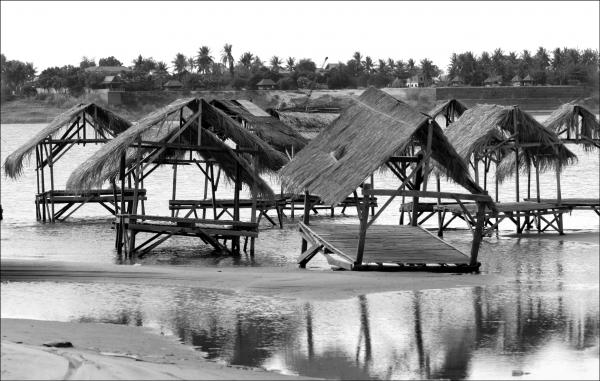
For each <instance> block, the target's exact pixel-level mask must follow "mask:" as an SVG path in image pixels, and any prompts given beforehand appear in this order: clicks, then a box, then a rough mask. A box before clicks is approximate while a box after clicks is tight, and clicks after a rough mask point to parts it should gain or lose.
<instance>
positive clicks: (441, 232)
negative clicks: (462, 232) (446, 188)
mask: <svg viewBox="0 0 600 381" xmlns="http://www.w3.org/2000/svg"><path fill="white" fill-rule="evenodd" d="M435 185H436V187H435V188H436V190H437V191H438V192H441V191H442V184H441V182H440V175H439V174H436V175H435ZM437 205H438V211H437V218H438V237H443V236H444V222H443V221H442V210H441V205H442V199H441V198H439V197H438V198H437Z"/></svg>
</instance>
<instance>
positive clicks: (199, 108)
mask: <svg viewBox="0 0 600 381" xmlns="http://www.w3.org/2000/svg"><path fill="white" fill-rule="evenodd" d="M182 110H183V109H182ZM198 111H200V112H199V113H198V146H201V145H202V100H200V101H199V102H198Z"/></svg>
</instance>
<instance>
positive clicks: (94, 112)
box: [4, 103, 131, 178]
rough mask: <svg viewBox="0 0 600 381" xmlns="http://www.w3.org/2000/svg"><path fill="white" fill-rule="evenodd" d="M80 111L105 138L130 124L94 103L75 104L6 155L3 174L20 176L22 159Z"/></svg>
mask: <svg viewBox="0 0 600 381" xmlns="http://www.w3.org/2000/svg"><path fill="white" fill-rule="evenodd" d="M81 113H85V114H87V115H86V119H87V120H89V121H92V122H93V123H94V124H95V125H96V127H97V128H98V130H99V131H100V132H101V133H102V134H104V135H105V136H106V137H107V138H111V137H114V136H117V135H119V134H120V133H122V132H123V131H125V130H126V129H127V128H129V126H131V123H130V122H129V121H127V120H125V119H123V118H121V117H120V116H118V115H117V114H115V113H113V112H111V111H108V110H107V109H104V108H102V107H100V106H98V105H96V104H94V103H80V104H77V105H75V106H73V107H71V108H70V109H68V110H67V111H65V112H63V113H62V114H60V115H58V116H57V117H56V118H54V119H53V120H52V121H51V122H50V124H48V125H47V126H46V127H45V128H43V129H42V130H41V131H40V132H38V133H37V134H35V135H34V136H33V137H32V138H31V139H29V140H27V141H26V142H25V143H24V144H23V145H22V146H21V147H19V148H18V149H17V150H16V151H15V152H13V153H11V154H10V155H8V157H7V158H6V160H5V161H4V173H5V175H7V176H9V177H12V178H16V177H18V176H20V175H21V173H22V172H23V162H24V160H25V159H26V158H29V157H30V156H31V154H32V152H33V151H34V150H35V147H36V146H37V145H38V144H40V143H41V142H42V141H43V140H44V139H46V138H55V137H56V136H57V135H60V134H61V133H62V130H63V128H65V129H66V128H68V127H69V126H70V125H71V124H72V123H73V122H74V121H75V120H76V118H78V117H79V116H80V114H81Z"/></svg>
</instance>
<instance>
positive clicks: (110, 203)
mask: <svg viewBox="0 0 600 381" xmlns="http://www.w3.org/2000/svg"><path fill="white" fill-rule="evenodd" d="M134 192H135V190H134V189H131V188H126V189H125V191H124V200H125V202H127V203H129V202H131V201H133V200H134ZM115 195H116V200H117V203H118V202H120V201H121V190H120V189H118V190H117V191H116V194H115V192H114V191H113V190H112V189H93V190H88V191H85V192H73V191H66V190H51V191H46V192H42V193H38V194H37V195H36V196H35V204H36V215H37V219H38V220H42V221H46V215H47V216H48V218H49V219H50V220H58V221H64V220H66V219H67V218H68V217H69V216H71V215H72V214H73V213H75V211H77V210H78V209H79V208H81V207H82V206H84V205H85V204H90V203H91V204H100V205H101V206H102V207H104V208H105V209H106V210H108V211H109V212H110V214H112V215H116V214H117V212H118V206H115ZM137 199H138V200H139V201H145V200H147V198H146V190H145V189H138V197H137ZM57 204H62V205H63V206H62V208H61V209H59V210H58V211H54V205H57ZM65 204H66V205H65ZM67 212H68V213H67Z"/></svg>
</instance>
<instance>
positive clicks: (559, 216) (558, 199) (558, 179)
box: [556, 161, 564, 235]
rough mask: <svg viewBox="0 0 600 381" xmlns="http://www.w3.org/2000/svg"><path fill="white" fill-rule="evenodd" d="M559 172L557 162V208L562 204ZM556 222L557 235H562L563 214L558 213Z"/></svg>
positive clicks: (559, 167)
mask: <svg viewBox="0 0 600 381" xmlns="http://www.w3.org/2000/svg"><path fill="white" fill-rule="evenodd" d="M560 170H561V165H560V163H559V162H558V161H557V163H556V201H557V203H558V206H560V205H561V204H562V192H561V189H560ZM556 221H557V223H558V234H560V235H563V234H564V232H563V213H560V211H559V213H558V217H557V218H556Z"/></svg>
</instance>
